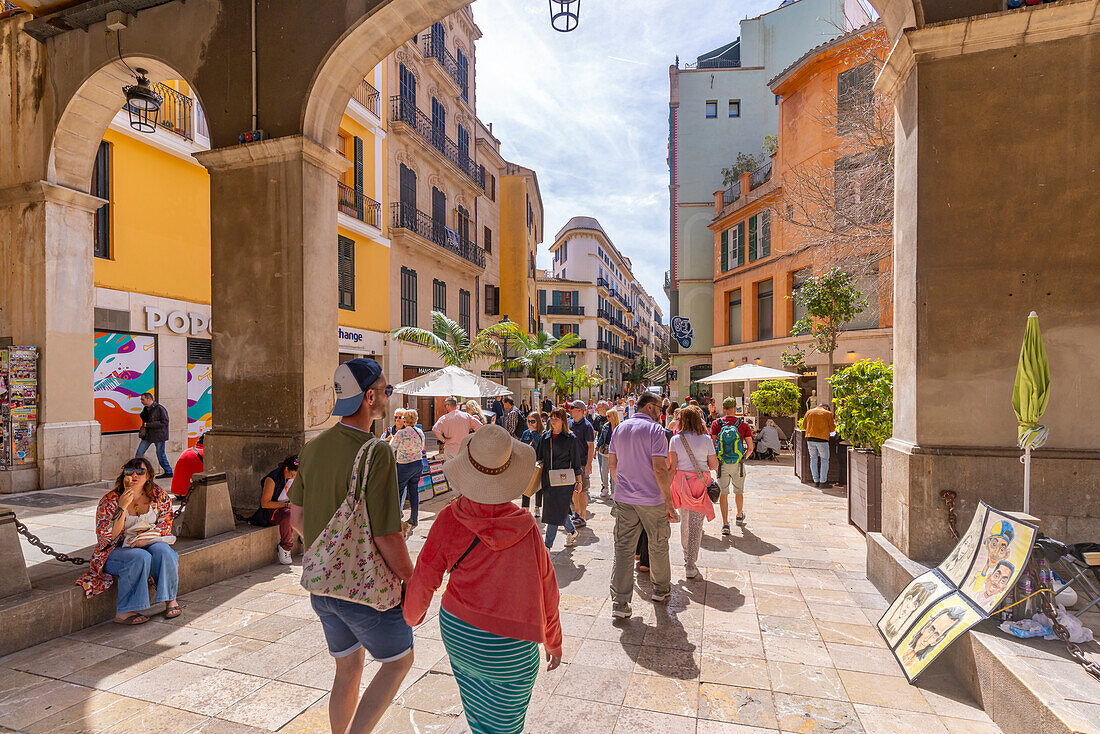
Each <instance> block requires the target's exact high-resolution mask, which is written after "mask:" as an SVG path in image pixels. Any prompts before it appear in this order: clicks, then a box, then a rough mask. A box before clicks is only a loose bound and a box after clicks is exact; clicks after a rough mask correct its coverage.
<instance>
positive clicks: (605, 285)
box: [596, 278, 611, 289]
mask: <svg viewBox="0 0 1100 734" xmlns="http://www.w3.org/2000/svg"><path fill="white" fill-rule="evenodd" d="M596 285H598V286H599V287H600V288H608V289H610V288H611V284H610V283H608V282H607V278H596Z"/></svg>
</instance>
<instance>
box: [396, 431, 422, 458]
mask: <svg viewBox="0 0 1100 734" xmlns="http://www.w3.org/2000/svg"><path fill="white" fill-rule="evenodd" d="M390 448H392V449H393V453H394V455H395V456H396V459H397V463H398V464H408V463H409V462H412V461H420V457H421V455H422V454H423V452H424V434H423V432H421V430H420V429H419V428H415V427H413V426H407V427H405V428H402V429H401V430H400V431H398V432H397V433H395V434H393V438H392V439H390Z"/></svg>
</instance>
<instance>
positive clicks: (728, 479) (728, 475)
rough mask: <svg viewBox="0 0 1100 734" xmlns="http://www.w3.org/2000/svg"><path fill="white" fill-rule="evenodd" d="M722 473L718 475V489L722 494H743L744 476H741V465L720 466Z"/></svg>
mask: <svg viewBox="0 0 1100 734" xmlns="http://www.w3.org/2000/svg"><path fill="white" fill-rule="evenodd" d="M721 468H722V471H720V472H719V473H718V487H719V489H721V491H722V494H729V493H730V492H733V493H734V494H744V493H745V475H744V474H742V473H741V472H742V470H743V469H744V465H742V464H722V467H721Z"/></svg>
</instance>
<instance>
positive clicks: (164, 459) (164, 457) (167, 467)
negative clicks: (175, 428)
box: [135, 438, 172, 474]
mask: <svg viewBox="0 0 1100 734" xmlns="http://www.w3.org/2000/svg"><path fill="white" fill-rule="evenodd" d="M153 445H154V444H153V443H150V442H149V441H146V440H145V439H144V438H143V439H141V443H139V444H138V450H137V454H135V456H137V458H139V459H144V458H145V452H146V451H148V450H149V447H150V446H153ZM155 445H156V447H157V461H159V462H160V468H161V469H163V470H164V473H165V474H171V473H172V465H171V464H169V463H168V454H166V453H164V441H157V442H156V444H155Z"/></svg>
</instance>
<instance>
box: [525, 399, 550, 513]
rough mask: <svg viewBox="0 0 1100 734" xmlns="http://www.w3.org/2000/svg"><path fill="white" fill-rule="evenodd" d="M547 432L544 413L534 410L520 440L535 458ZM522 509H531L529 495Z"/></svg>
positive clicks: (537, 506) (537, 502)
mask: <svg viewBox="0 0 1100 734" xmlns="http://www.w3.org/2000/svg"><path fill="white" fill-rule="evenodd" d="M544 430H545V428H544V427H543V424H542V413H540V412H538V411H537V410H532V411H531V412H530V413H528V414H527V429H526V430H525V431H524V432H523V436H522V437H521V438H520V440H521V441H523V442H524V443H525V444H527V445H528V446H530V447H531V448H532V449H534V451H535V456H538V454H539V445H540V444H541V443H542V432H543V431H544ZM539 486H540V488H539V490H538V491H537V492H535V519H536V520H538V519H539V511H540V510H541V509H542V489H541V483H540V485H539ZM520 505H521V506H522V507H529V506H530V505H531V498H530V497H528V496H527V495H523V499H522V500H520Z"/></svg>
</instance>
